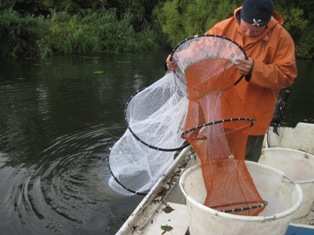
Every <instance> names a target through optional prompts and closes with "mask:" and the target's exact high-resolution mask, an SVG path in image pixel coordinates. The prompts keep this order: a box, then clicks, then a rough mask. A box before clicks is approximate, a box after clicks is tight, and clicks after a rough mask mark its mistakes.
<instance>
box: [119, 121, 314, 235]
mask: <svg viewBox="0 0 314 235" xmlns="http://www.w3.org/2000/svg"><path fill="white" fill-rule="evenodd" d="M281 132H282V133H281V135H280V136H279V137H278V136H277V135H274V134H272V132H270V135H269V136H268V138H265V140H266V141H267V142H271V143H272V145H269V143H266V145H267V146H270V147H276V146H284V147H293V148H295V149H299V150H302V151H305V152H310V153H314V143H313V139H312V136H313V135H314V125H313V124H306V123H300V124H299V125H298V126H297V127H296V128H281ZM283 136H284V137H283ZM286 137H287V138H286ZM304 140H307V141H304ZM195 163H196V157H195V155H194V153H193V152H192V151H191V149H190V148H186V149H185V150H183V151H182V152H181V153H180V154H179V156H177V158H176V160H175V161H174V163H173V165H172V166H171V167H170V168H169V170H168V171H167V172H165V174H164V175H163V176H162V177H161V178H160V180H159V181H158V182H157V183H156V184H155V186H154V187H153V188H152V189H151V191H150V192H149V194H148V195H146V196H145V198H144V199H143V200H142V202H141V203H140V204H139V206H138V207H137V208H136V209H135V211H134V212H133V213H132V214H131V215H130V217H129V218H128V220H127V221H126V222H125V223H124V224H123V226H122V227H121V228H120V230H119V231H118V232H117V233H116V234H117V235H155V234H156V235H158V234H161V235H188V234H189V232H188V225H189V215H188V211H187V207H186V204H185V198H184V197H183V195H182V193H181V191H180V189H179V185H178V182H179V178H180V176H181V174H182V172H183V171H184V170H185V169H186V168H188V167H189V166H191V165H193V164H195ZM217 235H219V234H217ZM286 235H314V207H313V208H312V211H311V212H310V214H309V215H307V216H306V217H304V218H301V219H298V220H295V221H292V223H291V224H290V225H289V227H288V230H287V232H286Z"/></svg>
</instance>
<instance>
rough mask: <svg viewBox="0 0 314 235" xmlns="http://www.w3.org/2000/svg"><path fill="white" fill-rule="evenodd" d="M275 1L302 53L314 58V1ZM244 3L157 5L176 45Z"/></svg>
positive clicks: (173, 1) (169, 0)
mask: <svg viewBox="0 0 314 235" xmlns="http://www.w3.org/2000/svg"><path fill="white" fill-rule="evenodd" d="M274 2H275V10H276V11H279V12H280V14H282V15H283V18H284V19H285V27H286V29H287V30H288V31H289V32H290V34H291V35H292V37H293V38H294V40H295V42H296V46H297V54H298V56H300V57H304V58H314V53H313V52H314V39H313V36H314V27H313V25H314V13H313V12H314V1H304V0H297V1H287V0H277V1H274ZM241 3H242V1H241V0H235V1H232V0H166V1H164V2H162V3H160V4H159V5H158V6H157V7H156V10H155V15H156V19H157V22H158V23H159V25H160V28H161V31H162V32H163V33H164V34H165V35H166V38H167V40H168V42H169V43H170V44H171V45H172V46H174V45H175V44H176V43H178V42H179V41H181V40H182V39H184V38H185V37H187V36H191V35H193V34H202V33H204V32H205V31H206V30H207V29H208V28H210V27H212V26H213V25H214V24H215V23H216V22H218V21H220V20H222V19H224V18H226V17H228V16H230V15H231V14H232V12H233V10H234V9H235V8H236V6H240V5H241Z"/></svg>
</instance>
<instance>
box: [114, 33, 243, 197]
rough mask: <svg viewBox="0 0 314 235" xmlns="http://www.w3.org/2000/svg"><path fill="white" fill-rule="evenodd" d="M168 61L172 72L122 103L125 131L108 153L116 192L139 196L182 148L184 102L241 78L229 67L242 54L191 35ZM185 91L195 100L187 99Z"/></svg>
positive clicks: (223, 41) (225, 42)
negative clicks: (125, 102)
mask: <svg viewBox="0 0 314 235" xmlns="http://www.w3.org/2000/svg"><path fill="white" fill-rule="evenodd" d="M171 58H172V60H174V61H175V62H176V64H177V69H176V71H174V72H168V73H166V74H165V75H164V77H162V78H161V79H159V80H157V81H156V82H154V83H153V84H152V85H150V86H148V87H146V88H145V89H143V90H142V91H140V92H139V93H137V94H136V95H135V96H133V97H132V98H131V99H130V101H129V102H128V104H127V108H126V122H127V125H128V130H127V131H126V132H125V133H124V134H123V136H122V137H121V138H120V139H119V140H118V141H117V142H116V143H115V144H114V146H113V147H112V149H111V152H110V155H109V167H110V171H111V173H112V177H111V178H110V180H109V185H110V187H111V188H112V189H113V190H114V191H116V192H119V193H121V194H125V195H134V194H140V195H143V194H145V192H147V191H148V190H149V189H150V188H151V187H152V186H153V184H154V183H155V182H156V181H157V179H158V178H159V177H160V176H161V175H162V174H163V172H165V170H166V169H167V168H168V167H169V166H170V164H171V163H172V162H173V159H174V154H175V152H176V151H179V150H182V149H183V148H184V147H186V146H187V144H186V140H185V139H184V138H182V133H183V131H184V130H186V128H187V126H186V123H187V114H188V113H189V108H190V100H191V99H196V98H199V97H203V96H207V94H208V92H211V91H212V90H219V91H222V90H226V89H228V88H230V87H232V86H234V84H235V83H237V82H238V81H239V80H240V79H241V76H240V75H239V73H237V70H236V69H235V66H234V65H235V63H236V62H237V60H239V59H240V60H241V59H245V58H246V55H245V53H244V51H243V50H242V49H241V48H240V47H239V46H238V45H237V44H236V43H234V42H232V41H231V40H229V39H227V38H224V37H218V36H197V37H191V38H188V39H187V40H184V41H183V42H181V43H180V44H178V46H177V47H176V48H175V49H174V50H173V51H172V53H171ZM222 75H223V76H222ZM188 78H189V79H188ZM191 80H193V82H192V83H191ZM194 82H195V84H193V83H194ZM203 83H206V84H207V86H206V87H204V86H203V85H202V84H203ZM210 83H211V84H210ZM197 87H204V89H202V90H197V89H196V90H195V88H197ZM191 89H192V90H195V92H194V93H195V97H193V96H191V95H189V94H191V92H190V91H191ZM217 117H218V116H217ZM219 117H220V116H219ZM212 120H219V119H212ZM194 124H195V123H193V127H195V126H197V125H198V124H201V123H197V125H194Z"/></svg>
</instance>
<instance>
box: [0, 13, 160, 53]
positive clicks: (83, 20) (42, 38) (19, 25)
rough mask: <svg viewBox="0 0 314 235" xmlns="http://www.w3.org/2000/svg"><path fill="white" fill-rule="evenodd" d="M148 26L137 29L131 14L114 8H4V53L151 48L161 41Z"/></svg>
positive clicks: (0, 37) (0, 35) (0, 43)
mask: <svg viewBox="0 0 314 235" xmlns="http://www.w3.org/2000/svg"><path fill="white" fill-rule="evenodd" d="M157 44H158V43H157V36H156V33H155V32H154V31H153V30H150V29H148V28H146V29H145V28H144V29H142V30H141V31H140V32H136V31H135V30H134V28H133V26H132V24H131V17H130V16H129V15H128V14H125V15H124V16H122V17H120V18H119V19H118V17H117V16H116V13H115V11H114V10H110V9H109V10H97V11H95V10H93V11H92V10H84V11H82V12H81V13H79V14H74V15H70V14H69V13H67V12H51V14H49V15H48V16H46V17H43V16H36V17H35V16H30V15H23V16H22V15H20V14H19V13H17V12H16V11H14V10H11V9H6V10H1V11H0V49H1V52H0V55H1V56H2V57H8V56H10V57H14V58H23V59H36V58H45V57H47V56H51V55H56V54H64V55H65V54H93V53H102V52H110V53H120V52H134V51H139V50H148V49H151V48H153V47H156V45H157Z"/></svg>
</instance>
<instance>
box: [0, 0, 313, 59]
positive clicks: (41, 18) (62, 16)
mask: <svg viewBox="0 0 314 235" xmlns="http://www.w3.org/2000/svg"><path fill="white" fill-rule="evenodd" d="M241 3H242V0H236V1H232V0H224V1H217V0H211V1H208V0H198V1H177V0H152V1H142V0H133V1H120V0H117V1H112V2H110V3H109V2H108V1H103V0H95V1H84V2H78V1H74V0H67V1H62V2H57V1H55V0H48V1H14V0H5V1H3V2H1V3H0V56H1V57H4V58H7V57H13V58H18V59H40V58H47V57H49V56H52V55H69V54H74V55H91V54H95V53H104V52H105V53H107V52H110V53H124V52H131V53H133V52H139V51H150V50H152V48H158V47H167V48H171V47H174V46H175V45H176V44H177V43H178V42H180V41H181V40H183V39H184V38H186V37H188V36H191V35H195V34H202V33H204V32H205V31H206V30H207V29H208V28H210V27H212V26H213V25H214V24H215V23H216V22H218V21H220V20H222V19H224V18H226V17H228V16H230V15H232V13H233V10H234V9H235V8H236V7H238V6H240V5H241ZM275 9H276V11H278V12H279V13H280V14H281V15H282V16H283V18H284V20H285V24H284V26H285V28H286V29H287V30H288V31H289V32H290V34H291V36H292V37H293V39H294V41H295V43H296V49H297V50H296V51H297V56H298V57H299V58H303V59H313V58H314V37H313V36H314V27H313V25H314V14H313V12H314V3H312V2H311V1H300V2H299V1H298V3H295V2H287V1H276V2H275Z"/></svg>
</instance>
